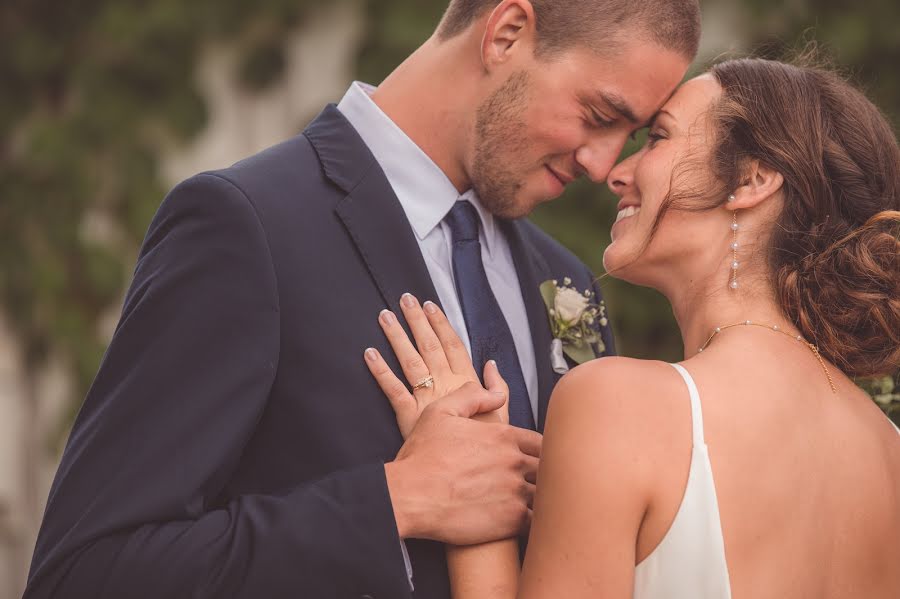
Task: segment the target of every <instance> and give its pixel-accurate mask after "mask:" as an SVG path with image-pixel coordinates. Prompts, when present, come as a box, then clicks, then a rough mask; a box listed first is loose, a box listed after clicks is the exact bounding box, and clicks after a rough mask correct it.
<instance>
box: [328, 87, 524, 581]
mask: <svg viewBox="0 0 900 599" xmlns="http://www.w3.org/2000/svg"><path fill="white" fill-rule="evenodd" d="M374 91H375V88H374V87H372V86H371V85H368V84H366V83H361V82H358V81H357V82H354V83H353V84H352V85H351V86H350V89H348V90H347V93H346V94H344V97H343V99H342V100H341V101H340V103H339V104H338V110H339V111H340V112H341V114H343V115H344V117H346V119H347V120H348V121H350V124H351V125H353V128H354V129H356V131H357V133H359V136H360V137H361V138H362V140H363V141H364V142H365V144H366V146H368V148H369V150H370V151H371V152H372V154H373V155H374V156H375V160H376V161H377V162H378V164H379V165H380V166H381V169H382V170H383V171H384V174H385V176H386V177H387V180H388V182H389V183H390V185H391V187H392V188H393V190H394V193H395V194H396V196H397V199H398V200H399V201H400V205H401V206H402V207H403V211H404V212H405V213H406V218H407V219H408V220H409V224H410V226H411V227H412V230H413V232H414V233H415V235H416V241H417V242H418V243H419V249H420V250H421V252H422V257H423V258H424V259H425V265H426V266H427V267H428V274H429V275H431V280H432V282H433V283H434V288H435V290H436V291H437V294H438V298H437V299H438V300H440V305H441V307H442V308H443V310H444V313H445V314H446V315H447V318H448V320H449V321H450V324H451V325H453V328H454V329H455V330H456V332H457V334H459V336H460V338H461V339H462V341H463V343H464V344H465V346H466V349H467V350H468V351H469V355H470V356H471V355H472V349H471V346H470V343H469V334H468V331H467V330H466V322H465V319H464V318H463V313H462V307H461V306H460V303H459V298H458V297H457V296H456V284H455V283H454V281H453V245H452V239H451V232H450V227H449V226H448V225H447V224H446V223H444V222H443V221H444V217H445V216H447V213H449V212H450V209H451V208H453V205H454V204H455V203H456V202H457V201H459V200H466V201H469V202H471V203H472V205H474V206H475V209H476V210H477V211H478V215H479V217H480V218H481V231H480V232H479V239H480V241H481V260H482V262H484V268H485V271H486V272H487V278H488V283H490V286H491V290H492V291H493V292H494V297H496V298H497V303H498V304H500V309H501V310H502V312H503V316H504V318H506V324H507V325H508V326H509V330H510V332H511V333H512V337H513V342H514V343H515V346H516V353H517V354H518V356H519V365H520V366H521V368H522V375H523V376H524V378H525V386H526V388H527V389H528V397H529V400H530V403H531V411H532V414H533V416H534V421H535V422H537V420H538V418H537V388H538V380H537V378H538V377H537V368H536V367H535V359H534V346H533V345H532V341H531V327H530V326H529V324H528V316H527V314H526V312H525V300H524V299H522V290H521V288H520V287H519V278H518V275H517V274H516V268H515V264H514V262H513V258H512V254H511V252H510V249H509V244H508V242H507V240H506V237H505V236H504V235H503V232H502V231H501V230H500V227H498V226H497V223H496V222H495V220H494V217H493V216H492V215H491V214H490V213H489V212H487V211H486V210H485V209H484V208H483V207H482V206H481V203H480V202H479V201H478V197H477V195H476V194H475V192H474V190H471V189H470V190H469V191H466V192H465V193H464V194H462V195H460V194H459V192H457V190H456V188H455V187H454V186H453V184H452V183H451V182H450V180H449V179H448V178H447V176H446V175H445V174H444V172H443V171H442V170H441V169H440V168H439V167H438V166H437V165H436V164H435V163H434V161H433V160H431V158H429V157H428V155H427V154H425V152H424V151H422V149H421V148H419V146H417V145H416V144H415V142H413V140H411V139H410V138H409V137H408V136H407V135H406V133H404V132H403V131H402V130H401V129H400V127H398V126H397V125H396V124H395V123H394V122H393V121H392V120H391V119H390V118H389V117H388V116H387V115H386V114H385V113H384V112H382V110H381V109H380V108H379V107H378V105H377V104H375V102H373V101H372V98H371V97H369V96H370V95H371V94H372V92H374ZM393 299H395V301H397V302H399V300H400V298H399V297H398V298H393ZM428 299H434V298H427V297H426V298H419V300H420V301H425V300H428ZM391 308H394V307H393V306H391ZM483 366H484V365H483V364H476V369H477V368H481V367H483ZM403 558H404V561H405V562H406V571H407V574H408V575H409V580H410V586H412V567H411V565H410V562H409V555H408V554H407V551H406V545H405V544H403Z"/></svg>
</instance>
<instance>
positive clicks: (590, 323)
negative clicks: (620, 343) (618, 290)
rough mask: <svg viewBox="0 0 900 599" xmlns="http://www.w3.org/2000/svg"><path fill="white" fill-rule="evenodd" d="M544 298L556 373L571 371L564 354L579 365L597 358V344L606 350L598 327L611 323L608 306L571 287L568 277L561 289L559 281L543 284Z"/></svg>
mask: <svg viewBox="0 0 900 599" xmlns="http://www.w3.org/2000/svg"><path fill="white" fill-rule="evenodd" d="M541 296H542V297H543V298H544V304H546V306H547V314H548V315H549V317H550V332H551V334H552V335H553V343H552V344H551V346H550V362H551V364H552V365H553V370H554V371H555V372H557V373H559V374H564V373H565V372H566V371H568V370H569V366H568V364H567V363H566V360H565V358H564V357H563V354H565V355H566V356H569V358H571V359H572V361H574V362H575V363H576V364H583V363H584V362H587V361H588V360H593V359H594V358H596V357H597V354H596V353H595V352H594V346H595V345H596V346H597V347H598V349H599V350H600V351H601V352H602V351H603V350H604V349H605V346H604V345H603V339H602V338H601V337H600V331H599V329H598V328H597V325H598V324H599V325H600V326H603V327H605V326H606V325H607V324H608V321H607V319H606V305H605V304H604V302H602V301H601V302H600V303H599V304H598V303H597V302H596V301H595V295H594V292H593V291H591V290H590V289H588V290H585V291H583V292H582V291H578V290H577V289H575V287H573V286H572V279H570V278H568V277H566V278H565V279H563V284H562V286H560V285H559V282H558V281H556V280H552V281H544V282H543V283H541Z"/></svg>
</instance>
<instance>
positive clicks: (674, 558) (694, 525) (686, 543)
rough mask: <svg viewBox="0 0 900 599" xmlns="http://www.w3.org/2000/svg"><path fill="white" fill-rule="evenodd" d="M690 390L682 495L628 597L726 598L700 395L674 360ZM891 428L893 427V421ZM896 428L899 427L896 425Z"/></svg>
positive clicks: (637, 571)
mask: <svg viewBox="0 0 900 599" xmlns="http://www.w3.org/2000/svg"><path fill="white" fill-rule="evenodd" d="M672 366H673V367H674V368H675V369H676V370H677V371H678V372H679V373H680V374H681V377H682V378H683V379H684V382H685V383H686V384H687V387H688V391H689V392H690V395H691V423H692V429H693V442H694V448H693V451H692V452H691V470H690V474H689V475H688V482H687V487H686V488H685V490H684V498H683V499H682V501H681V506H680V507H679V508H678V514H677V515H676V516H675V520H674V521H673V522H672V526H671V528H670V529H669V532H667V533H666V536H665V537H664V538H663V540H662V542H660V544H659V546H658V547H657V548H656V549H654V550H653V552H652V553H651V554H650V555H648V556H647V558H646V559H644V560H643V561H642V562H641V563H640V564H638V565H637V567H636V568H635V574H634V576H635V580H634V595H633V597H634V599H730V598H731V584H730V581H729V578H728V564H727V563H726V561H725V541H724V538H723V537H722V522H721V520H720V518H719V502H718V500H717V499H716V486H715V483H714V481H713V473H712V467H711V465H710V462H709V450H708V448H707V446H706V442H705V441H704V438H703V410H702V409H701V405H700V394H699V393H698V392H697V385H695V384H694V380H693V379H692V378H691V375H690V373H688V371H687V370H685V369H684V367H683V366H681V365H679V364H672ZM894 428H897V426H896V425H894ZM897 432H898V433H900V428H898V429H897Z"/></svg>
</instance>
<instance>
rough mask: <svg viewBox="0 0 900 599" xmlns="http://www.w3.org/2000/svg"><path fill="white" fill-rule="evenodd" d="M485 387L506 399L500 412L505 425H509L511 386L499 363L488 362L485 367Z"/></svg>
mask: <svg viewBox="0 0 900 599" xmlns="http://www.w3.org/2000/svg"><path fill="white" fill-rule="evenodd" d="M484 387H485V389H488V390H489V391H494V392H495V393H502V394H503V396H504V397H505V398H506V401H505V402H504V403H503V407H502V408H500V409H499V410H498V412H499V414H500V419H501V420H502V421H503V422H504V423H509V386H508V385H507V384H506V380H504V378H503V376H502V375H501V374H500V369H499V368H497V363H496V362H495V361H494V360H488V362H487V364H485V365H484Z"/></svg>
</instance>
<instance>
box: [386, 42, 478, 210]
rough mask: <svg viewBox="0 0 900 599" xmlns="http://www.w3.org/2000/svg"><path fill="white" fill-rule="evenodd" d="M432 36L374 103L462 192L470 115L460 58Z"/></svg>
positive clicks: (394, 74)
mask: <svg viewBox="0 0 900 599" xmlns="http://www.w3.org/2000/svg"><path fill="white" fill-rule="evenodd" d="M448 53H449V50H448V48H445V47H444V44H439V43H438V42H437V41H436V40H434V39H430V40H428V41H427V42H425V44H423V45H422V47H420V48H419V49H418V50H416V51H415V52H414V53H413V54H412V55H411V56H410V57H409V58H407V59H406V60H405V61H404V62H403V63H402V64H401V65H400V66H398V67H397V68H396V69H395V70H394V71H393V72H392V73H391V74H390V75H388V77H387V78H386V79H385V80H384V81H383V82H382V83H381V85H379V86H378V89H376V90H375V92H374V93H373V94H372V101H374V102H375V104H376V105H377V106H378V107H379V108H380V109H381V110H382V111H383V112H384V113H385V114H386V115H387V116H388V118H390V119H391V120H392V121H393V122H394V123H395V124H396V125H397V126H398V127H400V129H402V130H403V132H404V133H406V135H407V136H408V137H409V138H410V139H411V140H412V141H413V142H414V143H415V144H416V145H417V146H419V148H421V149H422V151H423V152H425V154H427V155H428V157H429V158H431V160H432V161H434V163H435V164H436V165H437V166H438V167H439V168H440V169H441V170H442V171H443V172H444V174H445V175H446V176H447V178H448V179H449V180H450V181H451V182H452V183H453V185H454V186H455V187H456V189H457V190H458V191H459V193H463V192H465V191H466V190H468V189H469V188H470V187H471V182H470V181H469V178H468V175H467V174H466V169H465V163H464V160H463V155H464V148H465V147H466V142H467V140H468V138H469V131H470V129H471V126H472V125H471V118H467V116H468V115H467V111H466V109H465V106H466V102H467V94H468V93H469V92H468V90H467V89H465V85H464V84H462V85H461V84H460V82H461V81H467V80H471V73H461V72H460V71H461V70H464V69H462V68H461V67H459V66H458V61H456V60H454V57H453V56H448Z"/></svg>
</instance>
